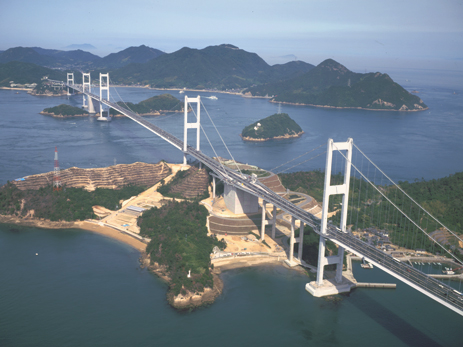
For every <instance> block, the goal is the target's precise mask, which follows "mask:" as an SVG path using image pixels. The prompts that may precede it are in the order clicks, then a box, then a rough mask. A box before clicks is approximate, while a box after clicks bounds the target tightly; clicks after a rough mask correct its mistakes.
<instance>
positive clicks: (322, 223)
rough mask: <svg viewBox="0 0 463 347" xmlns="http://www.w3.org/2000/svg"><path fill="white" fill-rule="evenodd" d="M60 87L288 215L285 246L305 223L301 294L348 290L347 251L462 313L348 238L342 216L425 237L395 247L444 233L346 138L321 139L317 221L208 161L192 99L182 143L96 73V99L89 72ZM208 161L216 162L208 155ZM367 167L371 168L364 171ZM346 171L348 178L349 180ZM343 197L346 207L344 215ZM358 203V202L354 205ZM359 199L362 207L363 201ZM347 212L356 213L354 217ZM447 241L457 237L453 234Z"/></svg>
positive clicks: (450, 291) (449, 296)
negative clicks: (313, 245) (331, 268)
mask: <svg viewBox="0 0 463 347" xmlns="http://www.w3.org/2000/svg"><path fill="white" fill-rule="evenodd" d="M62 83H63V85H64V86H66V87H67V88H68V90H71V89H74V90H76V91H78V92H80V93H82V94H84V100H85V96H86V97H87V101H88V106H87V107H89V110H90V108H92V109H93V105H92V104H93V101H95V102H97V103H98V104H99V105H100V118H103V119H102V120H110V115H109V108H112V109H114V110H116V111H117V112H119V113H121V114H123V115H125V116H126V117H128V118H130V119H131V120H133V121H134V122H136V123H138V124H140V125H141V126H143V127H145V128H146V129H148V130H149V131H151V132H152V133H154V134H156V135H157V136H159V137H161V138H162V139H163V140H165V141H167V142H168V143H170V144H171V145H173V146H174V147H176V148H177V149H179V150H180V151H182V152H183V155H184V163H186V158H187V156H188V155H189V156H191V157H193V158H194V159H196V160H198V161H199V162H200V163H202V164H204V165H206V166H207V167H209V168H210V169H211V170H212V171H213V173H214V174H213V177H214V187H215V178H218V179H220V180H221V181H223V182H224V185H225V191H226V193H227V192H228V193H230V192H231V193H234V194H235V195H240V196H241V198H240V199H241V200H243V194H244V200H246V201H248V202H249V201H255V202H257V201H258V199H259V198H260V199H262V201H263V209H262V211H263V216H264V210H266V208H265V204H266V203H270V204H272V205H273V218H275V215H276V209H277V208H278V209H280V210H282V211H284V212H286V213H288V214H289V215H290V216H291V246H292V245H293V244H294V232H295V224H296V221H299V223H300V240H302V236H303V231H304V225H309V226H310V227H312V229H313V230H314V231H315V232H316V233H317V234H318V235H319V236H320V242H319V254H318V267H317V279H316V281H313V282H310V283H307V285H306V289H307V291H309V292H310V293H311V294H312V295H314V296H324V295H331V294H336V293H340V292H345V291H349V290H350V286H349V284H348V283H347V281H346V280H345V279H344V278H343V276H342V266H343V259H344V251H345V250H347V251H349V252H351V253H354V254H356V255H358V256H360V257H362V258H364V259H365V260H366V261H368V262H370V263H372V264H374V265H375V266H377V267H378V268H380V269H381V270H383V271H385V272H387V273H388V274H390V275H392V276H394V277H395V278H397V279H398V280H400V281H402V282H404V283H406V284H407V285H409V286H411V287H413V288H414V289H416V290H418V291H419V292H421V293H423V294H425V295H427V296H428V297H430V298H431V299H433V300H435V301H437V302H438V303H440V304H442V305H444V306H446V307H448V308H450V309H451V310H453V311H455V312H457V313H458V314H460V315H463V295H462V293H461V292H459V291H457V290H456V289H454V288H453V287H451V286H450V285H448V284H446V283H444V282H442V281H439V280H438V279H436V278H433V277H431V276H429V275H428V274H425V273H424V272H422V271H420V270H418V269H417V268H415V267H413V266H411V265H409V264H407V263H406V262H404V261H401V260H399V259H397V258H395V257H393V256H391V255H390V254H387V253H385V252H383V251H382V250H380V249H378V248H377V247H375V246H374V245H372V244H371V243H368V242H364V241H362V240H361V239H359V238H357V237H354V235H353V234H352V232H351V231H350V230H348V228H347V225H348V218H350V220H349V224H350V225H355V226H357V227H358V226H359V225H360V223H362V222H363V225H364V226H365V222H366V223H367V225H375V223H374V222H372V220H371V219H372V218H373V217H375V216H376V221H377V224H378V225H389V227H390V228H392V229H393V228H395V231H396V233H397V234H399V235H400V233H401V232H403V231H404V230H406V229H407V228H408V230H410V228H414V229H416V230H417V232H418V233H419V232H422V233H423V234H425V236H424V237H423V235H421V234H420V235H421V236H417V235H418V234H414V235H413V234H412V237H411V240H409V235H410V233H408V235H407V236H406V237H405V233H404V232H403V236H402V237H403V239H402V243H403V244H404V245H405V244H408V245H413V243H414V245H415V246H416V244H417V242H418V245H420V244H424V243H425V242H431V243H432V245H433V247H434V245H435V244H437V245H440V244H439V243H438V242H437V241H436V240H435V239H433V238H432V237H431V236H430V235H429V234H428V233H427V232H426V230H425V229H428V225H429V222H431V223H434V225H435V227H434V230H439V228H441V229H442V230H444V229H445V230H446V231H449V232H450V230H449V229H448V228H446V227H445V226H443V224H442V223H440V222H439V221H438V220H437V219H436V218H434V217H433V216H432V215H430V214H429V213H428V212H427V211H425V210H424V209H422V208H421V206H419V205H418V204H417V203H416V202H415V201H414V200H413V199H412V198H411V197H410V196H408V194H407V193H405V192H404V191H403V190H402V189H401V188H400V187H399V186H397V185H395V184H394V183H393V182H392V180H390V179H389V177H387V176H386V175H385V174H384V173H383V172H382V171H381V170H380V169H379V168H378V167H377V166H376V165H375V164H374V163H373V162H372V161H371V160H370V159H368V157H366V156H365V155H364V153H363V152H361V150H360V149H359V148H358V147H357V146H355V145H354V143H353V140H352V139H348V140H347V141H346V142H334V141H333V140H331V139H330V140H329V141H328V144H327V149H326V153H327V156H326V169H325V181H324V193H323V203H322V205H323V206H322V218H321V219H319V218H317V217H315V216H314V215H312V214H311V213H309V212H307V211H305V210H304V209H302V208H301V207H298V206H296V205H295V204H293V203H291V202H290V201H289V200H287V199H285V198H284V197H282V196H280V195H279V194H277V193H275V192H274V191H272V190H271V189H270V188H268V187H267V186H265V185H264V184H262V183H261V182H260V181H259V180H258V179H257V177H256V176H255V175H247V174H244V173H242V172H241V171H240V170H239V168H238V170H236V171H235V170H232V169H230V168H229V167H228V166H226V165H224V164H223V163H222V162H221V161H220V160H216V159H213V158H211V157H209V156H208V155H206V154H204V153H203V152H201V150H200V141H199V137H200V128H201V123H200V105H201V101H200V97H199V96H198V97H197V98H188V97H187V96H185V107H184V114H185V116H184V140H183V141H182V140H180V139H179V138H177V137H175V136H173V135H172V134H170V133H168V132H166V131H164V130H163V129H161V128H159V127H158V126H156V125H154V124H152V123H150V122H148V121H147V120H145V119H143V118H142V117H141V116H139V115H138V114H136V113H135V112H132V111H131V110H129V109H126V108H124V107H122V106H121V105H120V104H118V103H115V102H111V101H110V100H109V76H108V74H100V95H96V94H93V93H92V92H91V84H90V75H89V74H83V84H82V85H77V84H74V77H73V75H72V74H68V79H67V82H62ZM103 92H106V93H107V94H106V95H107V98H106V99H105V98H103V96H102V93H103ZM193 103H196V104H197V110H196V111H194V108H193V107H191V110H192V111H193V112H194V113H195V116H196V121H195V122H192V123H190V122H188V111H189V107H190V105H191V104H193ZM104 107H106V108H107V116H106V117H104V115H103V113H104V112H103V110H104ZM214 126H215V125H214ZM188 129H196V131H197V134H196V148H194V147H192V146H190V145H188ZM206 137H207V135H206ZM207 140H208V141H209V138H207ZM209 144H210V145H211V147H212V149H213V150H214V147H213V146H212V144H211V143H210V141H209ZM354 149H357V152H356V153H360V154H361V161H362V163H363V160H364V158H365V162H367V163H368V169H367V173H366V174H365V173H363V172H362V170H361V168H359V167H358V166H356V165H355V164H354V163H353V157H352V155H353V150H354ZM214 152H215V150H214ZM309 152H310V151H309ZM230 155H231V154H230ZM334 157H336V158H337V159H336V158H334ZM216 158H219V157H218V156H217V155H216ZM333 159H334V160H335V161H334V162H335V165H336V163H337V162H338V161H342V165H341V166H340V167H341V170H340V175H334V176H333V175H332V171H333V170H332V169H333V168H332V164H333ZM336 160H337V161H336ZM370 168H374V169H373V170H371V172H370ZM336 170H337V168H335V170H334V171H335V173H337V171H336ZM351 172H353V173H354V174H353V175H352V177H351ZM377 173H381V175H382V176H381V177H386V178H387V179H388V180H389V184H391V183H390V182H392V183H393V185H392V187H393V188H394V190H393V192H392V193H389V194H388V193H387V191H386V190H387V189H386V188H384V187H385V186H383V185H382V184H383V181H382V180H383V178H381V184H379V185H377V184H378V183H379V182H378V177H377V176H376V175H377ZM332 183H334V184H332ZM362 184H363V189H362ZM214 191H215V190H214ZM350 191H352V192H353V193H351V194H350V196H349V192H350ZM365 191H366V192H365ZM394 194H395V195H394ZM339 195H340V196H342V201H341V202H339V205H340V207H341V210H340V224H339V226H335V225H333V224H332V223H331V222H328V211H329V208H330V196H339ZM361 196H362V197H361ZM240 199H238V200H240ZM349 199H350V204H351V205H352V206H351V210H350V212H349V216H348V206H349ZM354 199H357V200H358V204H357V206H355V204H354ZM406 199H409V200H411V201H412V202H411V205H410V212H409V213H408V214H407V213H405V212H403V210H401V209H400V207H402V209H404V203H405V201H408V200H406ZM360 201H362V203H360ZM365 201H367V203H366V202H365ZM332 202H333V201H332ZM413 203H414V204H416V205H417V206H419V208H420V209H419V213H418V221H416V220H415V219H416V218H415V219H414V218H412V217H411V214H412V213H411V211H412V206H413V209H415V205H413ZM243 208H245V207H243ZM362 210H363V212H362ZM355 213H357V215H356V216H355ZM352 219H354V221H352ZM359 219H360V221H359ZM366 220H367V221H366ZM423 221H427V224H426V228H423V227H422V225H423ZM453 235H454V236H455V237H457V238H458V239H459V237H458V235H455V234H453ZM264 237H265V227H264V225H263V226H262V235H261V238H262V239H263V238H264ZM272 237H275V223H273V226H272ZM405 238H406V239H405ZM327 240H330V241H332V242H334V243H335V244H336V245H337V246H338V254H337V255H332V256H326V255H325V245H326V241H327ZM440 246H442V245H440ZM300 249H301V248H300ZM433 249H434V248H433ZM442 249H443V251H447V252H448V250H447V249H446V248H445V247H442ZM292 258H293V254H292V252H291V253H290V259H289V261H290V262H291V261H293V259H292ZM326 265H336V275H335V278H334V279H331V280H328V279H326V278H325V276H324V267H325V266H326ZM460 284H461V282H460Z"/></svg>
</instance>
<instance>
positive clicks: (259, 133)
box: [241, 113, 303, 140]
mask: <svg viewBox="0 0 463 347" xmlns="http://www.w3.org/2000/svg"><path fill="white" fill-rule="evenodd" d="M302 133H303V131H302V129H301V127H300V126H299V125H298V124H297V123H296V122H295V121H294V120H292V119H291V118H290V117H289V116H288V114H287V113H276V114H274V115H271V116H269V117H267V118H264V119H260V120H258V121H257V122H254V123H252V124H251V125H248V126H247V127H245V128H244V129H243V131H242V132H241V137H242V138H243V139H245V140H248V139H249V140H252V139H256V140H270V139H273V138H278V137H285V136H289V137H296V136H299V135H301V134H302Z"/></svg>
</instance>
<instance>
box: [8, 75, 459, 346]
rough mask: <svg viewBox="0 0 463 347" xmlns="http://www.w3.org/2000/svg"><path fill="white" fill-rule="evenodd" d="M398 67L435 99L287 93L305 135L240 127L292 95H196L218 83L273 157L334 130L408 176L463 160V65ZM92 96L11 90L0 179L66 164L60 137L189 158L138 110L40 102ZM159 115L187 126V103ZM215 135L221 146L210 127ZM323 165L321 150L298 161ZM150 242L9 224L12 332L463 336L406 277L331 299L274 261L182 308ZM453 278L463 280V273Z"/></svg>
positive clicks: (20, 338) (136, 153)
mask: <svg viewBox="0 0 463 347" xmlns="http://www.w3.org/2000/svg"><path fill="white" fill-rule="evenodd" d="M389 73H390V75H391V77H392V78H393V79H394V80H395V81H396V82H398V83H399V84H401V85H402V86H404V87H405V88H406V89H408V90H418V91H419V94H418V95H419V96H420V97H421V98H422V99H423V101H424V102H425V103H426V104H427V105H428V106H429V107H430V109H429V110H428V111H425V112H417V113H389V112H373V111H359V110H326V109H317V108H309V107H297V106H288V105H282V106H281V111H282V112H286V113H288V114H289V115H290V117H292V118H293V119H295V120H296V122H297V123H298V124H300V125H301V127H302V128H303V130H304V131H305V134H304V136H303V137H302V138H300V139H295V140H288V141H271V142H266V143H245V142H243V141H242V140H241V139H240V137H239V133H240V132H241V130H242V129H243V127H244V126H245V125H247V124H250V123H251V122H253V121H256V120H258V119H261V118H264V117H266V116H268V115H271V114H273V113H275V112H277V110H278V105H275V104H271V103H269V102H268V101H266V100H261V99H245V98H241V97H239V96H234V95H226V94H218V93H216V94H214V93H197V92H194V93H191V92H187V95H189V96H190V97H193V96H196V95H198V94H199V95H201V96H203V97H205V96H210V95H216V96H217V97H218V100H210V99H206V98H203V99H202V100H203V103H204V104H205V106H206V108H207V110H208V113H209V115H210V117H211V118H212V119H213V121H214V122H215V124H216V126H217V128H218V129H219V131H220V133H221V134H222V136H223V138H224V140H225V142H226V143H227V145H228V146H229V148H230V150H231V152H232V154H233V156H234V157H235V158H236V159H237V160H239V161H242V162H246V163H252V164H255V165H258V166H261V167H263V168H266V169H271V168H273V167H276V166H278V165H279V164H281V163H283V162H286V161H287V160H289V159H291V158H293V157H296V156H298V155H300V154H302V153H304V152H306V151H308V150H310V149H312V148H314V147H317V146H319V145H320V144H324V143H326V141H327V139H328V138H330V137H331V138H334V139H335V140H336V141H344V140H345V139H347V138H348V137H352V138H353V139H354V142H355V143H356V144H357V145H358V146H359V147H360V148H361V149H362V150H363V151H364V152H365V153H366V154H367V155H368V156H369V157H370V158H371V159H372V160H373V161H374V162H375V163H376V164H378V165H379V166H380V167H381V168H382V169H383V170H384V171H385V172H386V173H387V174H388V175H389V176H390V177H391V178H393V179H394V180H396V181H398V180H414V179H415V178H419V179H421V178H425V179H431V178H439V177H444V176H448V175H449V174H453V173H455V172H457V171H463V142H462V141H461V135H462V134H463V111H462V110H463V98H462V95H463V87H462V86H463V84H462V82H463V74H462V73H461V72H442V71H419V70H415V71H400V70H397V71H390V72H389ZM117 92H118V93H119V94H120V95H121V96H122V99H123V100H125V101H131V102H139V101H141V100H144V99H146V98H148V97H151V96H153V95H159V94H162V93H163V92H161V91H154V90H148V89H137V88H117ZM111 93H112V95H114V96H116V100H118V96H117V94H116V92H113V91H111ZM171 94H173V95H174V96H177V97H179V98H180V97H182V95H181V94H178V93H177V92H171ZM81 100H82V97H81V96H72V97H60V98H47V97H34V96H30V95H28V94H26V93H25V92H19V93H18V94H16V92H14V91H6V90H0V148H1V150H0V184H3V183H6V181H7V180H12V179H15V178H18V177H23V176H26V175H31V174H36V173H41V172H47V171H52V170H53V154H54V153H53V151H54V147H55V146H58V150H59V156H60V166H61V168H68V167H71V166H78V167H83V168H86V167H103V166H108V165H113V164H114V162H117V163H132V162H136V161H144V162H157V161H159V160H160V159H165V160H168V161H170V162H180V161H181V160H182V155H181V153H180V152H179V151H177V150H176V149H175V148H174V147H172V146H170V145H169V144H167V143H165V142H164V141H163V140H161V139H159V138H156V137H155V136H153V135H152V134H151V133H150V132H148V131H147V130H145V129H143V128H141V127H140V126H138V125H136V124H135V123H134V122H132V121H130V120H128V119H116V120H115V121H113V122H111V123H109V124H105V123H99V122H96V121H95V120H94V119H93V118H81V119H79V118H73V119H65V120H62V119H54V118H51V117H46V116H42V115H40V114H38V112H40V111H41V110H43V109H44V108H46V107H52V106H56V105H58V104H61V103H66V104H70V105H76V106H77V105H80V104H81ZM201 118H202V120H203V124H204V125H203V126H204V128H205V130H206V132H207V134H208V136H209V138H210V139H211V141H212V142H213V144H214V146H215V149H216V151H217V153H218V154H219V155H221V156H223V157H228V154H227V153H226V151H225V150H224V147H223V146H219V140H220V139H219V137H218V135H216V134H214V131H215V130H214V128H213V126H212V124H211V122H210V120H209V119H208V116H207V114H206V112H203V113H202V114H201ZM147 119H149V120H150V121H151V122H153V123H154V124H156V125H158V126H160V127H162V128H163V129H165V130H167V131H169V132H171V133H173V134H174V135H176V136H178V137H180V138H182V137H183V128H182V124H183V115H182V114H170V115H167V116H162V117H149V118H147ZM201 146H202V149H203V150H204V151H205V152H206V153H208V154H211V155H214V153H213V151H212V150H211V149H210V147H209V144H208V141H207V139H206V138H205V137H203V138H202V140H201ZM323 165H324V158H322V157H320V158H318V160H314V161H310V162H308V163H306V164H304V165H302V166H301V167H298V168H297V169H299V170H310V169H317V168H322V167H323ZM295 170H296V169H295ZM36 253H38V256H36V255H35V254H36ZM138 256H139V255H138V253H137V252H136V251H134V250H133V249H131V248H130V247H128V246H126V245H124V244H121V243H118V242H116V241H114V240H111V239H109V238H106V237H103V236H100V235H95V234H93V233H90V232H85V231H79V230H60V231H52V230H43V229H36V228H23V227H12V226H9V225H0V346H82V345H107V346H128V345H129V346H130V345H137V346H146V345H179V344H184V345H202V346H209V345H218V344H219V345H224V346H228V345H236V344H240V345H251V344H253V345H264V344H265V345H270V346H274V345H275V346H276V345H281V344H283V343H284V344H286V345H294V344H296V343H299V344H304V345H313V346H323V345H326V346H337V345H342V346H353V345H373V344H374V345H377V346H401V345H416V346H418V345H419V346H432V345H445V346H460V345H461V341H463V330H462V329H461V327H462V326H463V317H461V316H459V315H457V314H456V313H454V312H453V311H450V310H449V309H447V308H444V307H443V306H441V305H439V304H437V303H435V302H434V301H432V300H430V299H428V298H427V297H425V296H424V295H422V294H421V293H418V292H417V291H415V290H414V289H411V288H410V287H408V286H406V285H404V284H402V283H400V282H399V283H398V285H397V289H396V290H373V289H357V290H354V291H353V292H352V293H350V295H347V296H340V299H341V300H339V301H337V302H331V301H326V300H325V299H317V298H313V297H312V296H311V295H310V294H308V293H307V292H306V291H305V289H304V286H305V283H307V282H308V281H309V280H310V279H309V278H307V277H305V276H303V275H301V274H299V273H297V272H295V271H291V270H287V269H285V268H283V267H274V266H264V267H259V268H249V269H241V270H233V271H227V272H225V273H224V274H223V275H222V278H223V280H224V282H225V290H224V293H223V295H221V296H220V297H219V298H218V300H217V301H216V302H215V303H214V304H213V305H212V306H210V307H206V308H202V309H199V310H196V311H193V312H177V311H175V310H173V309H172V308H171V307H170V306H169V305H168V304H167V302H166V300H165V293H166V289H167V286H166V285H165V284H163V283H162V282H161V281H160V280H159V279H157V278H156V276H154V275H152V274H150V273H149V272H147V271H146V270H141V269H140V268H139V265H138V262H137V259H138ZM354 274H355V276H356V278H357V279H358V280H359V281H362V282H367V281H372V282H374V281H377V282H394V283H397V281H396V280H395V279H393V278H392V277H390V276H389V275H387V274H385V273H383V272H381V271H380V270H377V269H373V270H363V269H361V268H360V267H359V266H358V264H356V265H355V269H354ZM452 285H453V286H454V287H455V288H457V289H458V288H459V285H460V284H459V283H453V284H452Z"/></svg>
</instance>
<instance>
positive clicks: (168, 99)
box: [110, 94, 184, 114]
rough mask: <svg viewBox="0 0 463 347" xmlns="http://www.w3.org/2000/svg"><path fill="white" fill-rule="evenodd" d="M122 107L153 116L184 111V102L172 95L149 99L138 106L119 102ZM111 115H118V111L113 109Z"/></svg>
mask: <svg viewBox="0 0 463 347" xmlns="http://www.w3.org/2000/svg"><path fill="white" fill-rule="evenodd" d="M118 104H119V105H121V106H122V107H128V108H129V109H131V110H132V111H134V112H136V113H138V114H152V113H156V112H159V111H170V112H174V111H183V106H184V104H183V102H182V101H180V100H179V99H177V98H176V97H175V96H172V95H170V94H162V95H156V96H153V97H151V98H149V99H146V100H143V101H140V102H139V103H138V104H134V103H131V102H126V103H124V102H121V101H119V102H118ZM110 112H111V114H118V112H117V111H116V110H113V109H111V111H110Z"/></svg>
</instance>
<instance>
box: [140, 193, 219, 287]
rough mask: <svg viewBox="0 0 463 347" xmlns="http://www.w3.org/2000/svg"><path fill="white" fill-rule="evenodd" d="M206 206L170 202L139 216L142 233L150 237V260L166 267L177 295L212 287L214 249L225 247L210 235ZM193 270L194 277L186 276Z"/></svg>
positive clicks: (192, 275) (193, 203)
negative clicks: (212, 256) (207, 225)
mask: <svg viewBox="0 0 463 347" xmlns="http://www.w3.org/2000/svg"><path fill="white" fill-rule="evenodd" d="M208 214H209V213H208V211H207V209H206V208H205V207H204V206H202V205H200V204H199V203H198V202H186V201H183V202H175V200H174V201H171V202H169V203H168V204H166V205H163V206H162V207H161V208H156V207H154V208H152V209H151V210H149V211H146V212H144V213H143V215H142V216H141V217H140V218H139V219H138V225H139V226H140V234H141V235H143V236H147V237H149V238H151V242H150V243H149V244H148V246H147V248H146V252H147V253H148V254H149V255H150V259H151V262H152V263H154V262H157V263H158V264H160V265H164V266H166V267H167V272H168V276H169V277H170V278H171V282H170V289H171V291H172V293H173V294H174V295H177V294H179V293H180V292H183V293H184V292H185V289H186V290H190V291H192V292H194V291H199V292H201V291H203V290H204V288H205V287H209V288H212V286H213V278H212V274H211V272H210V267H211V258H210V254H211V253H212V248H213V247H214V246H218V247H220V248H221V249H224V248H225V246H226V245H225V243H224V242H221V241H218V240H217V237H215V236H214V235H213V236H210V237H209V236H207V227H206V224H207V216H208ZM189 270H191V277H190V278H188V277H187V276H186V275H187V274H188V271H189Z"/></svg>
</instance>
